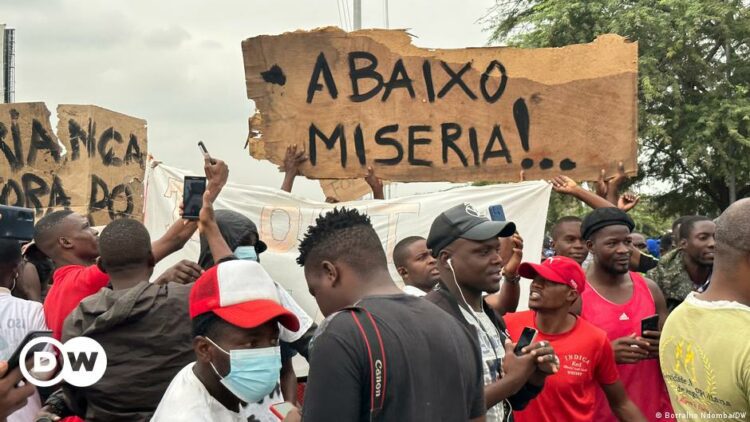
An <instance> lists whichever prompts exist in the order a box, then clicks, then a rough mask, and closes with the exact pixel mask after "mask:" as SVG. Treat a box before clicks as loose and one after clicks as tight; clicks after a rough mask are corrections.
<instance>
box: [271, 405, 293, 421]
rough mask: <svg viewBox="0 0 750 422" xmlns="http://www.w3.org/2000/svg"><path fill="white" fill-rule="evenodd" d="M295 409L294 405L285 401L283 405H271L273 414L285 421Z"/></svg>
mask: <svg viewBox="0 0 750 422" xmlns="http://www.w3.org/2000/svg"><path fill="white" fill-rule="evenodd" d="M292 409H294V405H293V404H291V403H289V402H288V401H285V402H283V403H276V404H272V405H271V412H273V414H274V415H276V416H277V417H278V418H279V419H280V420H283V419H284V418H285V417H286V415H288V414H289V412H291V411H292Z"/></svg>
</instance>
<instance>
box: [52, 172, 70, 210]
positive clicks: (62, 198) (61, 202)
mask: <svg viewBox="0 0 750 422" xmlns="http://www.w3.org/2000/svg"><path fill="white" fill-rule="evenodd" d="M61 206H62V207H65V208H68V207H70V197H69V196H68V195H67V194H66V193H65V189H64V188H63V184H62V180H60V178H59V177H57V175H55V176H54V177H53V178H52V186H51V187H50V191H49V203H48V205H47V210H50V209H52V208H56V207H61Z"/></svg>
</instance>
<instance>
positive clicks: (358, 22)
mask: <svg viewBox="0 0 750 422" xmlns="http://www.w3.org/2000/svg"><path fill="white" fill-rule="evenodd" d="M360 29H362V0H354V30H355V31H358V30H360Z"/></svg>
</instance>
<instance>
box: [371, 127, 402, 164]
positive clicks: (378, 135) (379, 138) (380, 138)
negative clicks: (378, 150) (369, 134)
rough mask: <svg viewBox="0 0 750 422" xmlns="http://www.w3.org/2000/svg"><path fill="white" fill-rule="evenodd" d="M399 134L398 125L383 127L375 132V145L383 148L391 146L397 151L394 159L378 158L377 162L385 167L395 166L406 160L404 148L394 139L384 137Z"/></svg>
mask: <svg viewBox="0 0 750 422" xmlns="http://www.w3.org/2000/svg"><path fill="white" fill-rule="evenodd" d="M395 132H398V125H389V126H383V127H381V128H380V129H378V131H377V132H375V143H376V144H378V145H382V146H391V147H393V148H394V149H395V150H396V156H395V157H393V158H376V159H375V162H376V163H378V164H382V165H384V166H395V165H397V164H398V163H400V162H401V160H403V159H404V147H403V146H401V143H400V142H399V141H397V140H396V139H394V138H388V137H386V136H384V135H386V134H389V133H395Z"/></svg>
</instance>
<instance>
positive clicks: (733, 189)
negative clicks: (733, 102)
mask: <svg viewBox="0 0 750 422" xmlns="http://www.w3.org/2000/svg"><path fill="white" fill-rule="evenodd" d="M724 52H725V54H726V56H727V57H726V62H727V69H726V77H727V87H728V88H729V89H728V90H729V93H730V94H731V92H732V82H731V80H730V74H731V71H730V68H729V58H730V57H729V56H730V55H731V44H730V42H729V38H727V40H726V41H725V44H724ZM728 141H729V142H730V145H729V152H730V154H731V157H734V156H735V154H734V152H735V150H736V149H735V147H734V142H732V140H731V139H729V140H728ZM728 179H729V180H727V185H728V187H729V204H730V205H731V204H732V203H734V202H735V201H736V200H737V173H736V172H735V168H734V166H731V168H730V169H729V178H728Z"/></svg>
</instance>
